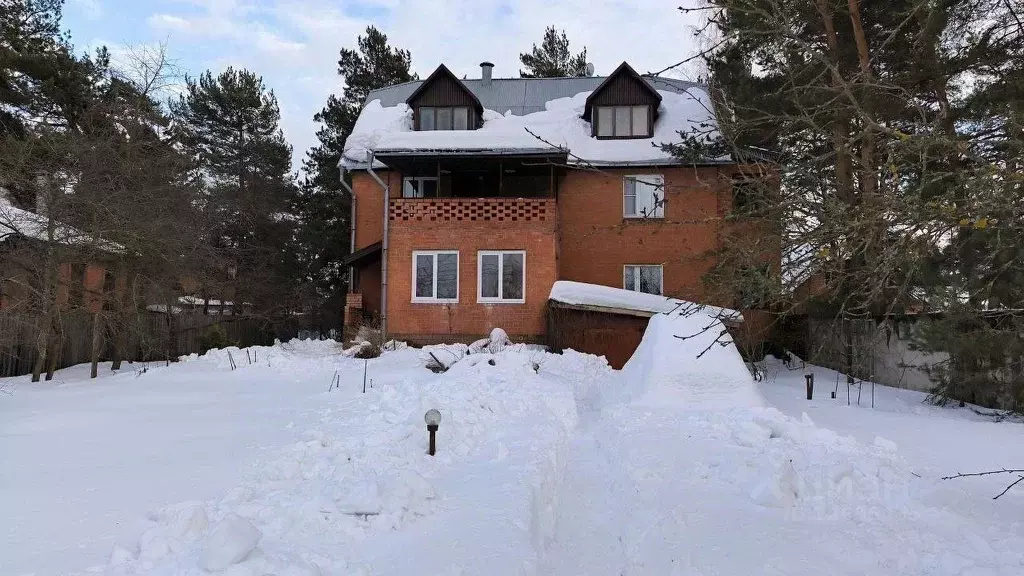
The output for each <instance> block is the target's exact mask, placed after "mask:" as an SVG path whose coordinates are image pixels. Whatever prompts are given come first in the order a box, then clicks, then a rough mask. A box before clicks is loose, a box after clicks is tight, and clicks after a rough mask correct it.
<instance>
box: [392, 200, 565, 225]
mask: <svg viewBox="0 0 1024 576" xmlns="http://www.w3.org/2000/svg"><path fill="white" fill-rule="evenodd" d="M555 217H556V213H555V199H554V198H430V199H425V198H396V199H394V200H392V201H391V210H390V211H389V214H388V218H389V219H391V220H400V221H418V222H460V221H461V222H488V221H490V222H531V221H540V222H543V221H545V220H554V219H555Z"/></svg>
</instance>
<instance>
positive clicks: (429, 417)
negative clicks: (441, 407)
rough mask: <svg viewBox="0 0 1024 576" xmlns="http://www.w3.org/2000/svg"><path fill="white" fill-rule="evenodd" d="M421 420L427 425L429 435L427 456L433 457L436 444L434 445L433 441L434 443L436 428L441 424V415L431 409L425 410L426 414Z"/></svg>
mask: <svg viewBox="0 0 1024 576" xmlns="http://www.w3.org/2000/svg"><path fill="white" fill-rule="evenodd" d="M423 420H424V421H426V423H427V432H429V433H430V451H429V454H430V455H431V456H433V455H434V452H435V451H436V444H435V441H434V437H435V435H436V434H437V427H438V425H439V424H441V413H440V412H438V411H437V409H435V408H431V409H430V410H427V413H426V414H424V415H423Z"/></svg>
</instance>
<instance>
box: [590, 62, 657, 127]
mask: <svg viewBox="0 0 1024 576" xmlns="http://www.w3.org/2000/svg"><path fill="white" fill-rule="evenodd" d="M660 105H661V94H658V91H657V90H655V89H654V87H653V86H652V85H651V84H650V83H649V82H648V81H647V80H646V79H645V78H644V77H643V76H640V75H639V74H637V73H636V70H633V68H631V67H630V66H629V64H626V63H625V62H623V63H622V64H620V65H619V67H618V68H616V69H615V71H614V72H612V73H611V75H609V76H608V77H607V78H605V79H604V81H603V82H601V83H600V84H598V86H597V88H594V91H593V92H591V93H590V96H587V102H586V103H585V104H584V106H583V119H584V120H586V121H588V122H590V128H591V136H593V137H595V138H601V139H611V138H650V137H651V136H652V135H653V134H654V123H655V122H657V120H658V107H659V106H660Z"/></svg>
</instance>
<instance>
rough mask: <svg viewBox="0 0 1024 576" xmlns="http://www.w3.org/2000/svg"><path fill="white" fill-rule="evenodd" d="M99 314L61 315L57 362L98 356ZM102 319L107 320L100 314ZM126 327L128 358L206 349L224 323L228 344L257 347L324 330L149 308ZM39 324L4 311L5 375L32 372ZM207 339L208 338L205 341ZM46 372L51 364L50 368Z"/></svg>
mask: <svg viewBox="0 0 1024 576" xmlns="http://www.w3.org/2000/svg"><path fill="white" fill-rule="evenodd" d="M97 319H98V318H97V316H95V315H93V314H89V313H84V312H73V313H67V312H65V313H63V314H61V317H60V318H59V320H58V322H57V324H58V330H57V332H58V334H59V336H60V341H59V348H58V353H57V355H56V367H57V368H58V369H59V368H65V367H68V366H73V365H75V364H81V363H84V362H90V361H91V360H92V343H93V328H94V322H96V321H97ZM100 321H102V319H100ZM131 324H133V325H132V326H131V327H130V328H129V329H128V330H127V331H126V332H127V333H128V334H129V337H128V338H127V341H126V342H125V350H124V352H123V359H124V360H125V361H157V360H171V361H173V360H175V359H177V358H178V357H179V356H184V355H187V354H192V353H201V352H204V351H205V347H208V346H209V344H210V341H209V339H208V336H207V335H208V334H209V333H210V332H211V327H212V326H214V325H216V324H219V325H220V326H221V327H222V328H223V331H224V333H225V334H226V344H227V345H232V346H241V347H244V346H254V345H258V344H259V345H267V344H271V343H273V341H274V339H275V338H277V339H280V340H289V339H291V338H294V337H296V336H299V335H300V334H302V335H303V336H304V337H310V336H313V337H317V336H319V335H320V333H321V332H322V331H321V330H320V329H319V328H317V327H311V326H309V325H307V324H306V323H304V322H303V321H302V320H294V321H291V322H287V323H284V324H281V323H270V322H267V321H266V320H265V319H263V318H257V317H252V316H216V315H204V314H199V313H197V314H178V315H174V316H168V315H166V314H157V313H147V314H140V315H138V316H136V317H135V318H134V319H133V321H132V322H131ZM100 333H101V334H102V335H103V336H102V337H101V338H100V340H99V342H100V346H99V348H100V360H101V361H105V360H111V359H112V358H113V357H114V354H115V347H114V342H113V341H112V339H113V338H112V337H111V336H110V333H109V332H107V331H103V330H101V331H100ZM38 335H39V330H38V326H37V324H36V319H35V318H34V317H27V316H21V315H15V314H0V377H5V376H20V375H23V374H30V373H31V372H32V368H33V366H34V365H35V363H36V360H37V359H38V357H39V352H38V350H39V346H38V344H37V338H38ZM204 339H205V341H204ZM44 372H45V369H44Z"/></svg>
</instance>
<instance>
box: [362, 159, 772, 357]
mask: <svg viewBox="0 0 1024 576" xmlns="http://www.w3.org/2000/svg"><path fill="white" fill-rule="evenodd" d="M733 171H734V168H732V167H724V168H721V169H720V168H715V167H704V168H692V167H691V168H684V167H661V168H630V169H607V170H603V171H602V172H591V171H582V170H581V171H573V170H570V171H568V172H567V173H566V174H565V175H564V176H563V177H562V178H561V180H560V182H559V185H558V199H557V207H556V208H555V213H556V214H558V218H556V219H554V220H546V221H544V222H540V221H522V222H518V221H517V222H508V221H501V222H498V221H494V220H484V221H479V220H477V221H473V220H470V219H468V218H463V219H462V220H457V217H462V216H466V215H467V214H469V213H470V212H472V211H473V210H478V208H473V209H472V210H470V209H468V208H465V207H460V208H459V209H458V210H456V209H454V208H452V207H451V206H448V205H445V206H442V207H434V208H431V209H430V210H433V211H432V212H431V213H429V214H426V213H425V212H423V210H425V208H422V206H423V205H415V206H413V205H410V204H408V203H415V202H424V200H399V201H398V203H399V204H400V205H401V206H399V207H398V208H396V216H397V217H398V219H397V220H391V221H390V223H389V229H390V232H389V236H390V238H389V244H390V257H389V278H388V281H389V287H388V288H389V289H388V301H389V309H388V331H389V333H391V334H393V335H396V336H401V337H405V338H408V339H410V340H414V341H415V340H417V339H418V340H422V341H433V340H437V338H438V337H440V338H441V339H448V340H455V339H467V338H469V337H472V336H479V335H485V334H486V333H487V332H488V331H489V330H490V329H491V328H493V327H496V326H500V327H502V328H504V329H505V330H506V331H507V332H508V333H509V334H510V335H514V336H524V337H526V336H538V335H543V334H544V333H545V332H546V330H545V320H544V304H545V302H546V301H547V296H548V293H549V291H550V288H551V284H552V283H553V282H554V281H555V280H557V279H563V280H576V281H580V282H590V283H594V284H603V285H607V286H614V287H619V288H621V287H622V272H623V266H624V265H627V264H661V265H662V266H663V269H664V289H665V293H666V294H668V295H672V296H677V297H681V298H687V299H691V300H696V301H705V300H709V299H714V300H716V301H715V302H713V303H716V304H724V305H731V304H732V302H731V301H720V300H721V298H714V296H713V295H710V294H706V293H705V292H706V291H705V289H704V286H703V284H702V278H703V275H704V274H705V273H706V272H707V271H708V270H709V269H710V268H711V267H712V266H713V265H714V263H715V258H714V256H713V254H712V252H713V251H714V250H716V249H717V248H719V246H720V243H721V236H722V234H723V233H724V232H725V231H727V230H730V229H733V230H735V229H736V225H735V224H729V225H726V224H725V223H724V222H723V218H724V217H725V216H726V215H727V214H728V213H729V211H730V210H731V203H732V195H731V189H730V185H729V180H730V178H731V175H732V173H733ZM378 174H379V175H380V176H381V178H384V179H385V180H386V181H387V183H388V184H389V185H390V186H391V188H392V194H391V196H392V198H398V197H399V196H400V195H401V190H400V186H401V174H399V173H398V172H393V171H380V172H378ZM642 174H661V175H663V176H664V178H665V193H666V204H665V218H662V219H647V220H634V219H625V218H623V216H622V177H623V176H625V175H642ZM353 189H354V190H355V192H356V197H357V210H356V218H355V221H356V247H357V248H361V247H363V246H367V245H369V244H372V243H374V242H377V241H379V240H380V239H381V236H382V229H383V225H382V214H381V211H382V208H383V197H382V190H381V188H380V186H379V185H378V184H377V183H376V182H375V181H374V180H373V179H372V178H371V177H370V176H369V175H368V174H367V173H365V172H356V173H354V174H353ZM459 201H460V200H455V199H448V200H445V202H459ZM462 201H463V202H465V201H466V199H464V200H462ZM477 202H480V201H479V200H477ZM410 210H412V212H410ZM417 211H419V212H417ZM492 212H493V211H492ZM410 215H411V216H410ZM491 215H493V214H491ZM500 249H508V250H514V249H525V250H527V270H526V272H527V302H526V304H478V303H477V302H476V293H477V289H476V281H477V279H476V267H477V251H478V250H500ZM413 250H458V251H459V253H460V254H459V264H460V269H459V282H460V285H459V303H458V304H452V305H444V304H418V303H417V304H413V303H412V302H411V296H412V285H411V282H412V278H411V276H412V271H411V268H412V251H413ZM776 260H777V258H776ZM370 268H372V270H371V269H370ZM370 268H367V269H364V270H363V271H361V281H360V287H359V288H360V292H362V293H363V297H364V306H365V307H366V308H368V309H369V308H374V309H376V310H379V306H380V303H379V296H378V294H379V282H380V279H379V276H375V275H374V272H375V271H377V266H376V265H374V266H371V267H370ZM371 293H372V294H371ZM375 299H376V300H377V301H376V302H375V301H374V300H375ZM417 337H420V338H417Z"/></svg>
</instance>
